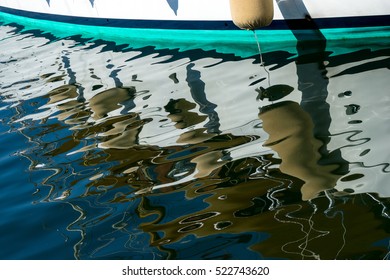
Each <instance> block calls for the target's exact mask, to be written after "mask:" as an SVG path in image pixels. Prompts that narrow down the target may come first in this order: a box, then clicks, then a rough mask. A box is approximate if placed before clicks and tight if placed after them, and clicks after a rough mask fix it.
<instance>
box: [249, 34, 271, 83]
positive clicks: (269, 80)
mask: <svg viewBox="0 0 390 280" xmlns="http://www.w3.org/2000/svg"><path fill="white" fill-rule="evenodd" d="M252 31H253V34H254V36H255V40H256V43H257V48H258V49H259V57H260V66H261V67H263V68H264V71H265V72H266V73H267V77H268V86H271V75H270V73H269V71H268V70H267V68H266V67H265V64H264V60H263V53H262V51H261V47H260V41H259V38H258V37H257V34H256V30H255V29H253V30H252Z"/></svg>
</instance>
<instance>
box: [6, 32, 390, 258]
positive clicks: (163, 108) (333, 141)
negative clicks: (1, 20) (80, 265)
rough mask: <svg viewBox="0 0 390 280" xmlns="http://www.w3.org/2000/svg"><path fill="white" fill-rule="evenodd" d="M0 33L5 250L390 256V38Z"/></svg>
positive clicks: (52, 254) (23, 254)
mask: <svg viewBox="0 0 390 280" xmlns="http://www.w3.org/2000/svg"><path fill="white" fill-rule="evenodd" d="M0 38H1V39H0V97H1V99H0V114H1V120H0V135H1V137H0V166H1V171H2V172H1V173H0V182H1V183H0V186H1V194H0V201H1V204H0V205H1V209H0V213H1V219H0V227H1V233H2V234H1V235H0V245H1V248H2V249H1V251H0V252H1V253H0V258H1V259H73V258H77V259H263V258H265V259H388V258H389V255H390V253H389V250H390V219H389V218H390V216H389V215H390V213H389V206H390V200H389V197H390V184H389V182H390V181H389V172H390V157H389V148H388V147H389V144H388V143H389V140H390V133H389V132H390V125H389V119H390V114H389V113H390V112H389V110H390V109H389V108H390V96H389V94H388V91H389V88H390V79H389V77H390V75H389V74H390V72H389V69H390V48H389V43H390V42H389V40H388V39H384V40H383V41H382V42H378V41H376V42H367V41H366V42H353V43H351V44H347V43H348V42H326V43H325V42H322V43H318V42H317V43H315V44H311V43H300V44H298V45H297V46H294V47H295V49H296V51H295V52H291V51H290V50H284V49H277V47H276V48H275V50H274V51H271V50H270V51H267V52H265V53H264V54H263V59H264V62H265V66H264V67H261V66H260V59H259V57H258V56H253V57H249V58H240V57H237V56H234V55H228V54H219V53H216V52H213V51H207V52H206V51H202V50H199V49H197V50H192V51H183V52H180V51H179V50H176V49H173V50H155V49H154V48H152V47H147V48H143V49H132V48H131V44H130V45H116V44H114V43H112V42H106V41H101V40H92V39H90V40H87V39H82V38H81V37H80V36H74V37H67V38H56V37H54V36H52V35H50V34H47V33H43V32H40V31H23V30H22V29H21V27H20V26H14V25H3V26H0ZM254 44H255V43H254ZM293 49H294V48H293Z"/></svg>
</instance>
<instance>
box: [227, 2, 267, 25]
mask: <svg viewBox="0 0 390 280" xmlns="http://www.w3.org/2000/svg"><path fill="white" fill-rule="evenodd" d="M230 11H231V15H232V19H233V22H234V24H235V25H236V26H238V27H239V28H241V29H250V30H253V29H256V28H260V27H264V26H267V25H270V24H271V22H272V20H273V18H274V5H273V0H230Z"/></svg>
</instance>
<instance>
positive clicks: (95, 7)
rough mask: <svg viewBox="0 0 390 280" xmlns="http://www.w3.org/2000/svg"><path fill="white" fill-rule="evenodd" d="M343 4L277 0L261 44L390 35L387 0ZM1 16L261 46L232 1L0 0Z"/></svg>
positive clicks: (53, 27)
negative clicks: (237, 20)
mask: <svg viewBox="0 0 390 280" xmlns="http://www.w3.org/2000/svg"><path fill="white" fill-rule="evenodd" d="M323 2H326V3H327V5H326V6H325V4H323ZM339 2H340V1H336V0H328V1H321V2H319V1H315V0H283V1H282V0H275V1H274V7H275V9H274V10H275V12H274V20H273V22H272V23H271V24H270V25H269V26H267V27H264V28H262V29H261V30H259V31H257V32H258V33H259V38H260V40H261V42H262V44H263V45H265V46H264V50H266V49H267V47H268V46H267V44H268V45H269V46H270V47H271V46H272V47H275V46H279V47H280V46H281V45H283V46H284V45H285V44H287V43H288V42H293V41H296V40H318V39H320V40H322V39H327V40H345V39H359V38H366V37H370V38H383V37H389V36H390V26H389V22H390V1H387V0H372V1H371V2H370V3H368V2H367V1H355V0H344V1H343V4H340V3H339ZM145 7H147V9H145ZM363 11H364V13H363ZM0 20H1V21H3V22H4V23H18V24H21V25H23V26H24V27H25V28H26V29H36V28H38V29H41V30H44V31H48V32H51V33H53V34H54V35H56V36H70V35H75V34H80V35H83V36H84V37H93V38H99V39H105V40H114V41H116V42H118V43H129V42H131V44H132V46H133V47H143V46H148V45H150V46H155V47H157V48H179V49H181V50H186V49H194V48H202V49H204V50H208V49H210V50H211V49H213V50H217V51H222V52H229V53H235V54H237V55H240V56H248V55H252V54H254V53H256V52H257V49H256V48H255V46H256V45H255V44H254V37H253V34H251V32H248V31H246V30H240V29H239V28H238V27H236V26H235V25H234V23H233V22H232V20H231V14H230V6H229V2H228V1H227V0H213V1H209V0H196V1H191V0H186V1H182V0H148V5H147V6H145V1H144V0H132V1H123V0H78V1H73V0H35V1H26V0H13V1H9V0H0Z"/></svg>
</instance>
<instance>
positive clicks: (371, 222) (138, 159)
mask: <svg viewBox="0 0 390 280" xmlns="http://www.w3.org/2000/svg"><path fill="white" fill-rule="evenodd" d="M136 93H137V92H136V89H135V88H131V87H130V88H113V89H109V90H105V91H102V92H100V93H98V94H97V95H95V96H94V97H92V98H91V99H90V100H89V102H86V101H84V100H83V99H82V98H80V96H79V93H78V88H77V86H74V85H69V86H62V87H60V88H57V89H55V90H53V91H51V92H50V93H49V95H48V98H49V101H48V103H49V104H54V105H55V106H56V107H57V109H58V110H59V112H58V114H57V115H56V117H57V118H58V119H59V120H62V121H63V122H64V123H65V124H66V125H69V126H70V129H71V131H72V136H71V137H66V138H63V139H61V141H62V142H61V144H60V145H58V147H56V148H55V149H53V150H51V151H49V152H47V154H51V155H59V154H65V153H68V152H69V151H71V150H73V152H75V150H76V152H82V153H81V154H82V162H81V163H80V164H81V165H83V166H85V167H94V166H99V165H101V164H108V165H107V166H105V167H104V172H100V173H99V172H97V173H93V174H90V175H86V176H85V177H88V176H89V177H88V183H86V184H85V190H82V191H80V190H76V191H73V190H72V187H69V188H68V189H65V190H61V191H60V190H52V193H53V196H54V194H55V193H57V194H58V195H57V199H58V200H63V201H64V202H67V203H71V205H72V207H73V208H74V209H75V210H77V211H78V212H80V213H82V215H80V217H79V218H78V219H77V220H76V221H75V222H74V223H72V224H71V225H70V226H69V228H70V229H71V230H77V228H80V233H81V237H82V239H81V240H80V241H79V242H78V243H77V244H76V245H75V256H77V257H79V256H80V254H81V251H82V250H85V248H84V247H83V246H84V239H87V238H88V232H87V228H88V227H87V226H89V224H88V223H93V219H97V218H98V219H99V221H102V220H105V219H110V218H111V214H105V215H102V216H97V218H96V217H95V218H93V216H92V218H91V217H90V215H91V214H87V213H88V211H87V210H85V209H84V210H82V207H81V206H78V205H77V203H72V202H71V199H72V196H74V193H79V194H80V193H81V195H79V198H84V199H87V198H89V197H91V198H93V197H95V196H96V197H99V199H98V202H95V203H97V204H96V205H95V204H94V205H93V207H94V211H97V209H99V205H100V204H101V206H102V207H101V208H102V209H104V207H105V206H112V207H118V205H126V204H131V203H133V202H134V201H137V206H136V208H137V211H136V213H132V215H135V214H136V215H138V216H139V218H140V219H141V222H140V223H139V224H133V223H132V222H130V221H128V220H126V218H123V219H122V220H123V225H124V226H123V227H121V228H119V227H118V230H120V231H124V232H123V234H127V233H125V230H126V227H138V228H139V229H140V230H142V231H143V232H145V233H147V234H148V235H149V236H150V239H151V240H150V245H151V246H152V247H155V248H158V250H159V251H161V252H168V254H169V256H170V257H171V258H174V257H175V256H174V254H175V253H174V250H172V249H170V245H171V244H173V243H175V242H179V241H180V240H182V239H183V238H185V237H186V236H189V235H194V236H196V237H198V238H202V237H210V236H217V235H218V234H241V233H254V234H258V233H262V234H263V236H264V239H263V240H257V241H256V240H254V241H253V242H252V244H251V247H250V249H251V250H253V251H256V252H259V254H261V255H262V256H264V257H266V258H303V259H306V258H307V259H319V258H322V259H332V258H349V257H350V256H351V255H350V254H351V252H353V253H356V254H359V253H360V252H359V250H362V251H363V250H366V251H368V252H369V251H370V250H371V251H374V252H373V254H381V253H383V252H382V251H381V250H382V249H381V248H376V247H372V244H371V240H373V239H375V240H380V239H381V238H386V234H387V233H386V231H384V230H383V229H381V228H380V225H381V224H382V221H381V217H379V216H378V215H375V214H374V213H373V212H372V211H370V209H369V207H371V206H370V205H372V201H370V202H367V199H366V200H365V198H364V197H363V196H354V195H350V196H349V198H348V199H349V203H344V200H343V199H344V197H336V196H333V195H331V192H330V191H331V190H332V189H333V188H334V186H335V185H336V182H337V180H338V179H339V176H337V175H335V174H333V173H332V172H333V171H334V170H335V169H337V166H335V165H320V164H318V161H319V159H320V157H321V156H320V153H319V148H320V147H321V146H322V145H323V143H322V142H321V141H319V140H317V139H315V138H314V137H313V122H312V121H311V118H310V116H309V115H308V114H307V113H306V112H305V111H303V110H302V108H301V107H300V106H299V105H298V104H297V103H295V102H281V103H278V104H275V105H271V106H269V107H266V108H263V109H262V110H261V112H260V114H259V118H260V119H261V120H262V123H263V129H264V130H265V131H266V132H267V133H268V134H269V138H268V140H267V141H266V142H265V144H264V145H265V146H268V147H270V148H272V149H273V150H274V151H275V152H277V153H278V155H279V157H280V159H278V158H274V157H273V153H271V152H269V153H266V154H262V155H261V156H253V157H245V158H242V159H233V158H231V156H230V154H229V149H230V148H233V147H238V146H240V145H243V144H246V143H249V142H251V141H253V140H256V139H258V136H254V135H248V136H235V135H232V134H215V133H208V132H207V129H206V128H204V127H200V128H194V126H195V125H197V124H199V123H202V122H204V121H205V120H206V118H207V117H206V116H204V115H200V114H198V113H197V112H196V111H195V108H196V105H195V104H194V103H192V102H190V101H188V100H185V99H178V100H170V101H169V103H168V104H167V105H166V106H165V107H164V108H165V110H166V112H167V113H168V115H167V117H168V119H169V120H170V121H171V122H172V123H173V124H174V126H175V128H177V129H178V130H179V133H178V137H177V139H176V143H177V145H171V146H167V147H159V146H152V145H140V144H139V140H138V137H139V134H140V132H141V131H142V129H143V127H144V125H146V124H147V123H148V122H150V121H151V120H149V119H142V118H141V115H140V114H138V113H136V112H128V113H123V114H122V113H120V114H112V113H111V112H113V111H115V110H118V109H121V108H122V107H123V106H125V105H126V104H127V103H128V102H132V100H133V99H134V97H135V96H136ZM52 130H55V128H54V127H53V128H52ZM83 141H86V142H85V143H84V144H83V145H82V147H81V148H80V147H78V146H79V144H80V143H81V142H83ZM77 149H78V150H77ZM259 149H261V148H260V147H259ZM188 174H192V177H190V178H189V179H188V180H187V181H183V182H180V180H179V179H178V178H181V176H184V177H185V176H188ZM56 176H57V175H56ZM58 176H59V175H58ZM52 177H53V178H54V177H55V176H54V175H53V176H52ZM164 184H167V187H163V188H156V186H161V185H164ZM70 185H71V186H73V185H76V182H72V184H70ZM173 193H176V194H182V195H183V201H185V202H188V204H190V203H194V205H196V206H197V208H199V205H202V207H200V208H201V210H194V211H193V212H192V213H191V214H186V215H183V214H180V211H179V212H178V213H177V215H176V216H173V217H169V216H167V210H169V211H172V209H175V205H171V206H172V209H166V208H165V206H162V205H159V204H153V203H151V202H150V201H151V200H153V198H156V197H159V199H161V201H164V200H165V199H168V200H169V195H170V194H173ZM324 193H325V194H327V195H323V194H324ZM328 194H329V196H328ZM165 195H166V196H165ZM195 201H198V202H195ZM166 205H167V204H166ZM356 213H358V214H359V215H355V214H356ZM126 215H127V214H126ZM126 215H124V217H125V216H126ZM81 218H82V219H81ZM91 219H92V222H91ZM129 219H130V218H129ZM132 219H134V218H132ZM146 220H147V222H145V221H146ZM362 221H363V222H364V223H366V225H368V227H367V228H366V227H362V226H361V222H362ZM76 223H77V225H76ZM368 228H369V229H370V230H371V232H370V233H369V234H368V233H367V232H365V231H366V229H368ZM373 229H375V230H373ZM357 233H358V234H357ZM128 238H129V240H130V239H131V238H132V237H131V236H130V234H129V237H128ZM357 242H358V243H357ZM355 244H360V245H359V247H356V246H355ZM210 246H213V244H210ZM354 246H355V247H354ZM101 248H104V246H102V247H101ZM375 250H376V251H375ZM96 251H97V249H96ZM344 252H346V253H344Z"/></svg>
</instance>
